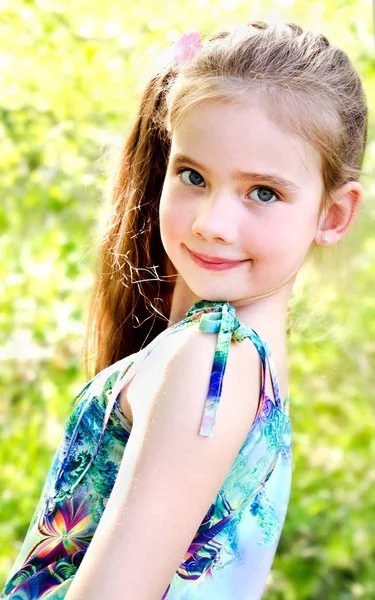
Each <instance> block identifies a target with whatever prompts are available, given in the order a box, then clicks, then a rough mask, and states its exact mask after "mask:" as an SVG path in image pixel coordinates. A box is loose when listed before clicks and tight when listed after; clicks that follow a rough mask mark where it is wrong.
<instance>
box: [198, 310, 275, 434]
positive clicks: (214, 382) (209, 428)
mask: <svg viewBox="0 0 375 600" xmlns="http://www.w3.org/2000/svg"><path fill="white" fill-rule="evenodd" d="M202 312H203V314H201V313H202ZM199 314H201V317H200V322H199V329H200V331H204V332H206V333H218V336H217V343H216V349H215V355H214V361H213V365H212V371H211V377H210V385H209V389H208V395H207V400H206V404H205V408H204V412H203V417H202V422H201V427H200V430H199V434H200V435H203V436H206V437H210V438H212V436H213V430H214V425H215V419H216V413H217V409H218V406H219V401H220V396H221V391H222V387H223V379H224V373H225V369H226V366H227V359H228V351H229V346H230V343H231V340H232V339H234V340H236V341H242V340H243V339H245V337H249V336H250V337H251V339H252V341H253V343H254V344H255V345H256V347H257V350H258V352H259V354H260V357H261V360H262V365H263V382H264V381H265V376H264V375H265V368H266V356H265V349H264V346H263V344H262V342H261V340H260V338H259V337H258V335H257V334H256V333H255V332H254V331H253V330H252V329H249V328H248V327H246V325H243V324H242V323H240V322H239V320H238V319H237V317H236V309H235V308H234V307H233V306H231V305H230V304H229V303H228V302H209V301H207V300H201V301H200V302H197V303H196V304H194V305H193V306H192V307H191V308H190V309H189V310H188V312H187V313H186V316H187V317H191V316H195V315H196V316H199ZM252 333H254V334H255V335H254V336H253V335H251V334H252ZM262 394H264V386H263V389H262Z"/></svg>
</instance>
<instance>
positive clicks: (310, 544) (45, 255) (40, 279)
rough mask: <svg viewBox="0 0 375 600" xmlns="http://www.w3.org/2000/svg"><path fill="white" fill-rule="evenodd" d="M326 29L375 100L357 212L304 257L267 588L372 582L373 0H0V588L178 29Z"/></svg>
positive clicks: (345, 587) (33, 495)
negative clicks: (122, 156)
mask: <svg viewBox="0 0 375 600" xmlns="http://www.w3.org/2000/svg"><path fill="white" fill-rule="evenodd" d="M257 19H262V20H265V21H275V20H283V21H286V22H291V21H293V22H296V23H298V24H300V25H302V26H303V27H309V28H312V29H315V30H319V31H321V32H323V33H325V35H326V36H327V37H328V38H329V39H330V41H331V43H333V44H336V45H339V46H340V47H342V48H343V49H344V50H346V52H347V53H348V54H349V56H350V58H351V59H352V61H353V63H354V65H355V66H356V68H357V69H358V71H359V72H360V74H361V75H362V78H363V82H364V86H365V91H366V95H367V98H368V103H369V109H370V127H369V144H368V149H367V156H366V160H365V164H364V171H365V174H364V176H363V177H362V179H361V181H362V184H363V185H364V187H365V189H366V194H365V202H364V205H363V208H362V210H361V215H360V218H359V220H358V222H357V224H356V226H355V228H354V229H353V231H352V233H351V234H350V235H349V236H348V238H347V240H345V242H343V243H342V244H341V246H340V247H338V248H334V249H326V250H324V251H323V253H320V254H318V255H316V256H315V257H313V260H311V261H309V263H308V264H307V265H306V267H305V268H304V269H303V271H302V273H301V276H300V278H299V280H298V283H297V285H296V289H295V294H294V298H293V302H292V304H291V310H290V335H289V341H290V365H291V396H292V408H291V416H292V427H293V436H294V437H293V440H294V442H293V443H294V471H293V489H292V495H291V502H290V508H289V512H288V515H287V519H286V524H285V528H284V531H283V533H282V537H281V541H280V545H279V550H278V553H277V556H276V559H275V563H274V568H273V571H272V573H271V576H270V578H269V582H268V585H267V591H266V593H265V596H264V598H265V599H266V600H276V599H278V600H297V599H298V600H305V599H309V600H315V599H316V600H321V599H323V598H324V599H329V600H331V599H335V600H336V599H340V600H346V599H349V598H362V599H366V600H370V599H374V598H375V441H374V438H375V435H374V434H375V412H374V407H375V397H374V396H375V394H374V387H375V386H374V383H375V381H374V374H373V373H374V363H375V360H374V353H375V293H374V292H375V283H374V281H375V236H374V231H375V228H374V227H375V208H374V194H375V179H374V178H373V172H374V163H375V144H374V118H373V115H374V113H373V107H374V106H375V58H374V34H373V14H372V5H371V2H370V1H368V0H356V1H355V2H354V1H346V2H342V1H339V0H330V1H326V2H325V3H320V2H314V3H312V4H307V2H306V1H303V2H302V1H296V2H293V1H292V0H282V1H281V0H279V2H269V1H268V0H260V1H259V2H258V3H257V4H256V6H254V7H252V6H251V3H249V2H244V1H242V0H237V1H236V0H221V1H219V0H189V1H187V0H181V1H179V2H176V0H174V1H171V0H164V1H163V2H162V3H160V4H159V3H156V2H152V1H151V0H143V1H139V2H130V1H129V0H125V1H124V0H122V1H120V0H106V1H105V2H103V1H100V0H96V1H95V0H90V1H87V0H74V1H73V0H38V1H33V0H30V1H26V0H24V1H22V0H11V1H10V0H5V1H2V2H1V3H0V40H1V44H0V81H1V85H0V90H1V92H0V161H1V172H0V177H1V179H0V194H1V201H0V231H1V236H0V256H1V262H0V302H1V333H0V335H1V338H0V339H1V342H0V379H1V384H0V385H1V407H0V427H1V445H0V463H1V474H0V523H1V525H0V589H2V587H3V583H4V580H5V578H6V576H7V574H8V571H9V570H10V568H11V565H12V563H13V560H14V559H15V557H16V555H17V552H18V550H19V548H20V545H21V542H22V540H23V538H24V536H25V533H26V530H27V527H28V524H29V522H30V519H31V516H32V513H33V511H34V509H35V506H36V503H37V500H38V498H39V494H40V492H41V489H42V485H43V482H44V479H45V477H46V474H47V471H48V469H49V466H50V462H51V459H52V455H53V454H54V452H55V449H56V447H57V444H58V442H59V439H60V436H61V434H62V431H63V427H64V423H65V419H66V418H67V416H68V413H69V411H70V408H71V402H72V399H73V397H74V396H75V395H76V394H77V393H78V391H79V390H80V388H81V387H82V386H83V385H84V383H85V377H84V374H83V370H82V367H81V365H80V352H81V346H82V339H83V333H84V328H85V322H86V319H87V310H88V301H89V297H90V292H91V290H92V285H93V264H94V260H95V243H96V239H97V236H98V233H99V227H100V221H101V215H102V214H103V213H102V211H103V196H104V193H105V190H106V186H107V181H108V172H109V171H110V168H111V164H112V161H113V158H112V150H113V149H114V150H116V149H117V148H118V146H119V145H120V143H121V141H122V140H123V139H124V137H125V135H126V133H127V131H128V129H129V126H130V123H131V120H132V117H133V116H134V111H135V107H136V103H137V99H138V98H139V95H140V93H141V91H142V89H143V87H144V85H145V84H146V81H147V80H148V78H149V77H150V76H151V75H152V74H153V73H154V72H156V70H157V69H158V68H159V66H160V65H161V64H162V62H163V56H164V52H165V51H166V50H168V48H169V47H170V45H171V44H172V43H173V42H174V41H175V39H176V38H177V37H178V36H179V34H180V33H182V32H183V31H185V30H187V29H198V30H200V31H201V33H202V34H205V33H207V34H209V33H211V32H213V31H215V30H217V29H225V28H227V27H231V26H234V25H236V24H242V23H244V22H245V21H248V20H257Z"/></svg>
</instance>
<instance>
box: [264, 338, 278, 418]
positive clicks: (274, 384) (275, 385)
mask: <svg viewBox="0 0 375 600" xmlns="http://www.w3.org/2000/svg"><path fill="white" fill-rule="evenodd" d="M263 344H264V349H265V351H266V354H267V360H268V364H269V367H270V374H271V382H272V388H273V395H274V397H275V403H276V406H277V407H278V408H280V409H282V406H281V398H280V389H279V384H278V381H277V375H276V367H275V363H274V362H273V358H272V354H271V350H270V349H269V347H268V344H267V342H265V341H263Z"/></svg>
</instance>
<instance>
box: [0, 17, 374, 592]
mask: <svg viewBox="0 0 375 600" xmlns="http://www.w3.org/2000/svg"><path fill="white" fill-rule="evenodd" d="M366 136H367V107H366V101H365V97H364V93H363V90H362V85H361V82H360V79H359V77H358V74H357V73H356V72H355V70H354V69H353V67H352V65H351V63H350V61H349V59H348V57H347V56H346V54H345V53H344V52H343V51H341V50H339V49H337V48H334V47H332V46H331V45H330V44H329V42H328V41H327V39H326V38H325V37H324V36H322V35H318V34H315V33H313V32H310V31H306V32H304V31H303V30H302V29H301V28H300V27H298V26H296V25H285V26H277V27H276V26H274V27H268V26H267V25H266V24H265V23H259V22H257V23H252V24H251V25H249V26H248V27H245V28H240V29H238V30H235V31H232V32H230V33H228V32H222V33H219V34H217V35H215V36H212V37H211V38H209V39H208V40H207V41H204V42H202V40H201V38H200V35H199V33H197V32H188V33H186V34H184V35H183V36H182V38H181V39H180V40H179V41H178V42H177V44H176V46H175V48H174V56H173V58H172V60H170V62H169V63H168V64H167V66H166V67H165V68H164V69H163V70H162V72H160V73H159V74H158V75H157V76H155V77H153V78H152V80H151V81H150V83H149V85H148V86H147V88H146V90H145V92H144V95H143V97H142V99H141V104H140V108H139V112H138V115H137V118H136V122H135V124H134V127H133V129H132V131H131V133H130V136H129V138H128V140H127V142H126V145H125V148H124V151H123V154H122V157H121V164H120V168H119V171H118V174H117V179H116V181H115V183H114V187H113V195H112V209H111V215H110V219H109V223H108V228H107V233H106V236H105V238H104V241H103V246H102V253H101V265H100V270H99V273H98V279H97V284H96V288H95V292H94V296H93V302H92V308H91V318H90V327H91V330H90V331H89V334H88V340H89V341H88V343H87V349H86V355H87V356H88V355H89V354H90V353H91V352H92V351H94V353H95V356H96V367H95V373H96V374H95V376H94V377H93V379H91V381H89V383H88V384H87V385H86V386H85V387H84V388H83V390H82V391H81V393H80V394H79V396H78V401H77V403H76V405H75V407H74V409H73V411H72V413H71V415H70V417H69V419H68V422H67V425H66V430H65V433H64V436H63V439H62V441H61V444H60V446H59V448H58V450H57V453H56V456H55V458H54V461H53V464H52V467H51V470H50V472H49V475H48V477H47V481H46V483H45V486H44V489H43V492H42V496H41V499H40V502H39V505H38V507H37V509H36V512H35V515H34V517H33V519H32V522H31V524H30V528H29V531H28V534H27V537H26V539H25V542H24V545H23V547H22V549H21V552H20V555H19V557H18V559H17V561H16V563H15V565H14V567H13V569H12V572H11V574H10V576H9V579H8V582H7V584H6V587H5V590H4V593H3V596H2V598H4V599H5V598H7V599H8V598H12V599H16V598H17V599H26V598H27V599H33V600H34V599H37V598H49V599H52V598H53V599H62V598H66V599H67V600H102V599H105V598H110V599H111V600H115V599H119V600H120V599H123V600H160V599H168V600H177V599H178V600H182V599H183V600H203V599H204V600H209V599H211V598H212V599H215V600H216V599H220V600H234V599H235V600H255V599H259V598H261V596H262V594H263V591H264V588H265V584H266V580H267V576H268V574H269V572H270V569H271V565H272V562H273V558H274V555H275V551H276V548H277V545H278V541H279V538H280V534H281V531H282V527H283V523H284V519H285V515H286V510H287V506H288V500H289V494H290V484H291V430H290V417H289V396H288V368H287V344H286V322H287V306H288V300H289V298H290V295H291V292H292V288H293V283H294V281H295V278H296V275H297V273H298V271H299V269H300V268H301V266H302V264H303V262H304V260H305V258H306V256H307V255H308V253H309V250H310V249H311V248H312V247H313V246H314V245H315V246H321V245H325V246H329V245H333V244H336V243H337V242H339V241H340V240H341V239H342V238H343V237H344V236H345V235H346V234H347V232H348V231H349V229H350V227H351V225H352V224H353V221H354V219H355V216H356V214H357V211H358V208H359V205H360V201H361V198H362V195H363V190H362V187H361V185H360V184H359V183H358V178H359V174H360V169H361V165H362V161H363V154H364V147H365V142H366ZM150 318H152V321H151V323H150ZM266 340H267V342H266ZM146 342H147V343H146ZM271 350H272V354H271Z"/></svg>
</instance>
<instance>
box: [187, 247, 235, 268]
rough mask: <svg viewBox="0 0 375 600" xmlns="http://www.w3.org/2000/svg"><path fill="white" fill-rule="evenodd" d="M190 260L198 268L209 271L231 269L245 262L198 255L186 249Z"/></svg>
mask: <svg viewBox="0 0 375 600" xmlns="http://www.w3.org/2000/svg"><path fill="white" fill-rule="evenodd" d="M187 250H188V252H189V254H190V256H191V258H192V259H193V261H194V262H195V263H196V264H198V265H199V266H201V267H203V268H205V269H210V270H213V271H222V270H224V269H232V268H234V267H237V266H238V265H241V264H242V263H244V262H247V260H226V259H224V258H218V257H217V256H208V255H207V254H198V253H196V252H192V251H191V250H189V248H187Z"/></svg>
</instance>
